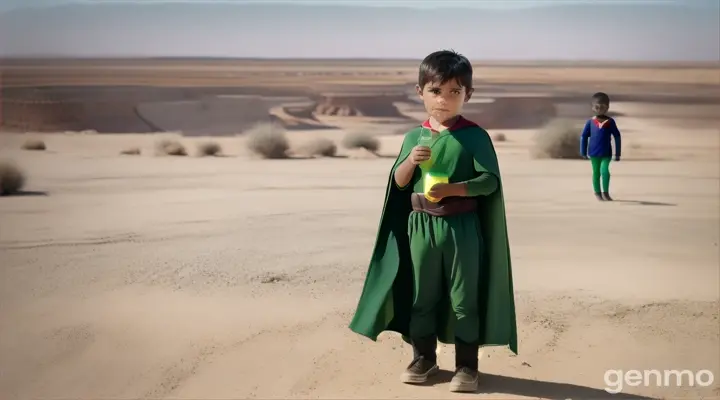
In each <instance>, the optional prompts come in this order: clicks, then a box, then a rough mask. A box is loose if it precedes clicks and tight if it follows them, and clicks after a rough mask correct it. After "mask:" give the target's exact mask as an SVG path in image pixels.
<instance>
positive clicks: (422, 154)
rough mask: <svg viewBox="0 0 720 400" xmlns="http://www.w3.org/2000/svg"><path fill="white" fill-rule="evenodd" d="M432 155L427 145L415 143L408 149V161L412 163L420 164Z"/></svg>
mask: <svg viewBox="0 0 720 400" xmlns="http://www.w3.org/2000/svg"><path fill="white" fill-rule="evenodd" d="M431 155H432V153H431V151H430V148H429V147H428V146H423V145H417V146H415V147H413V149H412V150H411V151H410V162H411V163H413V165H420V164H422V163H423V162H425V161H427V160H429V159H430V156H431Z"/></svg>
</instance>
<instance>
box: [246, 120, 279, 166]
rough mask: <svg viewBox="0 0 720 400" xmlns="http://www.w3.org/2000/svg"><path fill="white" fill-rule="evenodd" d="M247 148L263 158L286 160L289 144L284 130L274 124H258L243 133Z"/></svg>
mask: <svg viewBox="0 0 720 400" xmlns="http://www.w3.org/2000/svg"><path fill="white" fill-rule="evenodd" d="M245 134H246V135H247V147H248V149H249V150H250V151H252V152H253V153H255V154H257V155H259V156H261V157H263V158H271V159H278V158H287V156H288V155H287V152H288V150H289V149H290V143H289V141H288V139H287V136H286V135H285V130H284V129H283V128H282V127H281V126H280V125H278V124H275V123H267V122H264V123H259V124H257V125H255V126H254V127H252V128H250V129H249V130H248V131H246V132H245Z"/></svg>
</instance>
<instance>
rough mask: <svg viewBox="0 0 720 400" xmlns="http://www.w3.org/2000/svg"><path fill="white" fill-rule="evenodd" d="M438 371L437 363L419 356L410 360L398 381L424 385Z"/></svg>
mask: <svg viewBox="0 0 720 400" xmlns="http://www.w3.org/2000/svg"><path fill="white" fill-rule="evenodd" d="M438 371H440V368H439V367H438V365H437V362H435V361H432V360H428V359H426V358H425V357H423V356H420V357H417V358H415V359H414V360H412V362H411V363H410V365H408V367H407V369H405V372H403V374H402V376H401V377H400V379H401V380H402V382H403V383H425V382H427V380H428V378H429V377H431V376H433V375H435V374H436V373H437V372H438Z"/></svg>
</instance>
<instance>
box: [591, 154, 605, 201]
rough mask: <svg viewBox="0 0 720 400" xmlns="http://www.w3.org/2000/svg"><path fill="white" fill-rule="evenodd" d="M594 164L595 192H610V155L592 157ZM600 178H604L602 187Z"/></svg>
mask: <svg viewBox="0 0 720 400" xmlns="http://www.w3.org/2000/svg"><path fill="white" fill-rule="evenodd" d="M590 164H592V179H593V190H595V193H600V192H607V193H609V192H610V157H590ZM600 178H602V187H603V188H604V189H605V190H601V189H600Z"/></svg>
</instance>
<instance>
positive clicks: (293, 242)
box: [0, 61, 720, 399]
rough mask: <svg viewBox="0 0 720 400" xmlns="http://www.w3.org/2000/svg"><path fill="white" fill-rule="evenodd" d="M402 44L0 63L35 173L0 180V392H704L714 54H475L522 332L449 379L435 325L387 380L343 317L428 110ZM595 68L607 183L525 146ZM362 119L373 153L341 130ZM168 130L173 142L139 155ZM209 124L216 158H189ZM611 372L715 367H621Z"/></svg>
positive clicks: (382, 347)
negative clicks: (615, 144)
mask: <svg viewBox="0 0 720 400" xmlns="http://www.w3.org/2000/svg"><path fill="white" fill-rule="evenodd" d="M414 67H415V66H414V64H413V63H409V62H408V63H400V62H398V63H396V64H392V63H390V62H385V63H380V62H378V63H376V64H373V63H372V62H370V61H364V62H356V63H353V62H346V63H336V64H332V65H329V66H328V65H325V64H322V65H318V63H317V62H315V63H313V62H307V63H300V62H296V63H295V64H292V63H282V62H274V63H271V62H265V63H260V64H254V63H249V64H248V65H246V64H243V65H242V66H237V65H235V64H233V63H231V62H229V61H225V62H221V61H216V62H211V61H203V62H202V63H201V62H197V63H192V62H180V61H176V62H174V63H173V62H169V61H168V62H159V61H158V62H157V65H148V64H147V63H145V64H142V63H133V62H130V61H128V62H127V63H122V62H121V61H114V62H110V61H97V62H96V63H95V64H92V65H90V64H88V65H78V64H77V63H64V62H56V63H55V64H49V63H45V64H42V63H41V64H37V63H36V64H22V63H20V62H17V63H7V62H6V63H5V64H4V65H3V66H2V68H3V75H2V84H3V85H4V86H3V88H2V94H3V103H2V104H3V134H1V135H0V159H2V160H12V161H13V162H15V163H17V164H18V165H19V166H20V167H21V168H22V170H23V171H24V172H25V174H26V175H27V182H26V185H25V187H24V189H23V191H21V192H20V193H18V194H16V195H14V196H5V197H0V305H1V307H0V310H1V311H0V312H1V313H2V318H0V397H1V398H2V399H29V398H45V399H50V398H77V399H95V398H106V399H110V398H112V399H130V398H143V399H150V398H153V399H160V398H162V399H198V398H208V399H210V398H212V399H238V398H327V399H337V398H358V399H359V398H376V399H388V398H407V399H410V398H414V399H420V398H426V399H436V398H503V399H505V398H547V399H567V398H573V399H588V398H609V397H619V398H667V399H671V398H685V399H689V398H701V397H702V398H708V399H709V398H719V397H720V320H719V319H718V314H719V309H720V307H719V306H720V304H719V303H720V288H719V283H720V272H719V267H720V253H719V252H720V249H719V248H718V243H719V242H720V132H719V131H718V128H719V127H720V125H719V124H718V122H719V121H720V113H718V104H720V102H718V100H717V98H718V93H720V92H719V89H720V69H719V68H718V67H717V66H710V67H708V66H703V67H696V66H679V67H668V66H647V65H646V66H642V67H638V66H633V67H623V66H612V65H610V66H603V67H602V68H589V67H582V68H581V67H577V68H573V67H568V66H554V65H535V66H533V65H520V66H503V65H489V66H487V67H486V68H482V67H480V68H477V72H476V81H477V87H478V89H477V91H478V92H477V95H476V96H475V98H476V99H477V100H474V102H473V103H470V104H468V107H467V110H468V115H469V116H470V118H471V119H476V120H477V121H478V122H479V123H481V124H482V125H483V126H487V128H488V131H489V132H490V133H491V134H492V135H493V136H494V137H495V138H496V140H495V142H494V145H495V148H496V150H497V153H498V157H499V161H500V167H501V171H502V174H503V180H504V190H505V198H506V202H507V204H506V206H507V216H508V224H509V227H508V229H509V235H510V243H511V253H512V261H513V272H514V283H515V289H516V303H517V312H518V330H519V354H518V355H517V356H515V355H513V354H512V353H510V352H509V351H508V350H506V349H503V348H487V349H484V350H483V351H482V355H481V357H482V359H481V362H480V369H481V372H482V376H481V382H480V390H479V393H476V394H462V395H460V394H451V393H449V392H448V382H449V380H450V376H451V374H452V370H453V368H454V364H453V363H454V359H453V353H452V348H450V347H446V346H442V347H441V349H440V356H439V361H440V365H441V368H443V369H444V371H443V373H442V374H440V376H438V377H437V379H434V380H433V381H432V382H430V383H429V384H428V385H423V386H410V385H404V384H402V383H400V380H399V375H400V373H401V372H402V371H403V369H404V368H405V366H406V365H407V363H408V362H409V361H410V357H411V354H412V353H411V349H410V348H409V347H408V346H407V345H405V344H404V343H403V342H402V341H401V339H400V338H399V337H398V336H397V335H395V334H390V333H386V334H383V335H382V336H381V337H380V339H379V340H378V342H372V341H370V340H368V339H365V338H363V337H359V336H357V335H355V334H354V333H352V332H351V331H350V330H349V329H348V328H347V326H348V323H349V322H350V319H351V317H352V314H353V312H354V308H355V306H356V303H357V299H358V296H359V294H360V290H361V288H362V284H363V279H364V274H365V272H366V270H367V266H368V261H369V256H370V253H371V250H372V245H373V241H374V238H375V233H376V229H377V223H378V216H379V214H380V211H381V208H382V199H383V194H384V189H385V184H386V183H387V179H388V173H389V168H390V166H391V165H392V163H393V161H394V157H395V156H396V154H397V151H398V150H399V148H400V143H401V141H402V135H401V134H399V132H400V133H401V132H402V131H403V130H404V129H407V127H408V126H411V125H412V124H416V123H418V121H421V120H422V119H423V117H424V115H423V110H422V107H421V105H420V104H418V103H417V102H415V101H414V97H413V96H412V90H413V87H412V85H413V79H415V77H414V70H413V68H414ZM158 71H160V72H158ZM292 71H295V72H294V73H293V72H292ZM597 90H606V91H608V92H609V93H610V94H611V97H613V99H614V101H613V103H612V105H611V109H612V111H613V112H614V113H615V115H616V117H615V118H616V120H617V121H618V124H619V126H620V129H621V130H622V133H623V159H622V160H621V161H620V162H613V163H612V164H611V172H612V181H611V187H612V190H611V191H612V193H613V195H614V197H615V201H614V202H598V201H596V200H595V199H594V197H593V195H592V186H591V179H590V166H589V163H588V162H587V161H584V160H576V159H549V158H537V157H534V156H533V155H532V153H533V151H532V150H533V148H534V146H535V145H536V140H541V139H539V138H541V136H542V135H543V134H545V133H546V132H545V131H544V129H543V126H544V125H545V124H546V123H547V122H548V121H551V120H553V119H555V118H570V119H577V120H579V123H582V122H584V119H585V118H587V117H588V112H589V110H588V108H589V107H588V105H587V102H588V98H589V96H590V94H592V93H593V92H594V91H597ZM266 120H271V121H275V122H279V123H280V124H281V125H282V126H283V127H284V128H285V129H286V133H287V137H288V139H289V141H290V143H291V146H292V147H293V148H302V147H303V145H304V144H306V143H308V142H311V141H313V140H315V139H317V138H327V139H330V140H332V141H333V142H336V143H337V144H338V146H339V149H338V155H337V156H335V157H302V156H297V155H292V156H291V157H288V158H286V159H264V158H262V157H258V156H257V155H256V154H253V153H252V152H250V151H249V150H248V147H247V146H246V144H247V143H248V138H247V137H246V135H244V134H243V131H244V130H245V129H246V128H248V127H250V126H252V125H253V124H256V123H258V122H259V121H260V122H262V121H266ZM358 132H361V133H366V134H369V135H372V136H374V137H375V138H377V139H378V140H379V143H380V145H381V146H380V150H379V151H377V152H374V153H373V152H368V151H358V150H352V149H346V148H344V147H343V146H342V138H343V137H344V135H347V134H348V133H358ZM500 133H502V134H503V135H504V136H505V137H506V140H504V141H503V140H499V139H497V138H498V136H497V135H498V134H500ZM578 134H579V132H578ZM29 138H31V139H37V140H42V141H43V142H44V143H45V145H46V149H45V150H44V151H29V150H24V149H22V145H23V143H24V142H25V141H26V140H27V139H29ZM163 138H164V139H168V138H171V139H175V140H178V141H179V142H181V143H182V144H183V145H184V146H185V147H186V148H187V149H188V153H189V154H188V155H187V156H185V157H177V156H167V155H164V156H162V155H156V154H155V152H154V149H155V148H154V146H155V143H156V142H157V141H158V140H159V139H163ZM207 141H212V142H215V143H217V144H219V145H220V146H221V148H222V156H221V157H197V156H196V155H195V148H196V145H198V144H200V143H203V142H207ZM131 147H137V148H139V149H140V151H141V154H139V155H121V154H120V152H121V151H122V150H123V149H127V148H131ZM614 370H622V371H628V370H636V371H640V372H643V371H652V370H656V371H659V372H660V373H663V372H664V371H683V370H687V371H691V372H692V373H697V372H698V371H702V370H707V371H710V372H711V373H712V374H713V375H714V377H715V379H714V381H713V382H712V383H710V384H709V385H707V386H703V385H698V384H695V385H694V386H691V385H690V384H689V381H688V377H687V376H683V377H682V380H681V382H678V381H677V380H676V377H675V376H672V377H671V379H670V380H669V381H667V382H658V381H657V380H656V377H654V376H653V377H652V380H651V381H649V382H644V383H641V384H639V385H632V384H628V383H627V382H625V381H624V382H623V383H622V387H619V386H614V385H616V383H617V382H614V383H613V382H607V381H605V380H604V376H605V374H606V371H614ZM706 377H707V376H703V377H702V378H706ZM615 378H616V377H615V376H614V377H613V379H615ZM631 383H632V382H631ZM608 388H610V389H613V388H614V389H621V393H619V394H616V395H614V396H611V395H610V394H609V393H608V392H607V391H606V389H608Z"/></svg>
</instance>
